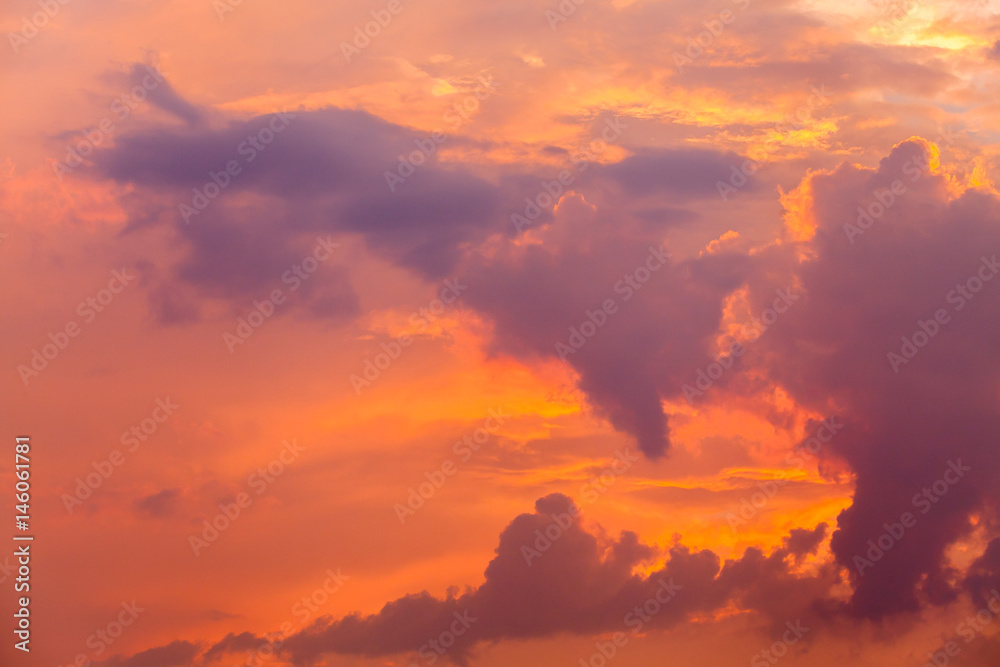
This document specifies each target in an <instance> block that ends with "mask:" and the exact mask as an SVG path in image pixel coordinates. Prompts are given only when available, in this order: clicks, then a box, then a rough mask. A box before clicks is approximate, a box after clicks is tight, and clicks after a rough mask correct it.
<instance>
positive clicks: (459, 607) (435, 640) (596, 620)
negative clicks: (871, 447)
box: [128, 494, 835, 665]
mask: <svg viewBox="0 0 1000 667" xmlns="http://www.w3.org/2000/svg"><path fill="white" fill-rule="evenodd" d="M581 517H582V513H581V512H580V511H579V509H578V508H577V507H576V506H575V505H574V504H573V502H572V501H571V500H570V499H569V498H567V497H566V496H563V495H560V494H553V495H550V496H546V497H544V498H540V499H539V500H538V501H537V502H536V504H535V511H534V512H532V513H530V514H522V515H520V516H518V517H516V518H515V519H514V520H513V521H512V522H511V523H510V525H508V526H507V528H506V529H504V531H503V533H502V534H501V535H500V542H499V545H498V546H497V549H496V557H495V558H494V559H493V560H492V561H491V562H490V564H489V566H488V567H487V568H486V573H485V574H486V581H485V582H484V583H483V584H482V585H481V586H480V587H478V588H476V589H474V590H469V591H468V592H466V593H464V594H462V595H451V596H449V597H447V598H444V599H441V598H436V597H434V596H432V595H430V594H428V593H426V592H424V593H417V594H413V595H408V596H406V597H403V598H400V599H398V600H395V601H393V602H390V603H388V604H386V605H385V607H384V608H383V609H382V610H381V611H380V612H378V613H377V614H372V615H369V616H360V615H351V616H347V617H344V618H342V619H339V620H332V619H330V618H323V619H320V620H318V621H316V622H315V623H314V624H313V625H311V626H309V627H307V628H305V629H304V630H302V631H300V632H298V633H296V634H293V635H291V636H288V637H284V638H274V637H272V638H271V639H270V640H268V639H267V638H265V637H256V636H255V635H253V634H251V633H242V634H239V635H236V634H230V635H228V636H226V637H225V638H223V639H222V640H221V641H219V642H218V643H216V644H215V645H214V646H212V647H211V648H209V649H208V650H207V651H205V653H204V654H202V655H201V657H200V658H199V660H198V662H199V663H205V664H208V663H212V662H215V661H217V660H218V659H219V658H221V657H222V656H224V655H225V654H228V653H239V652H242V651H244V650H246V649H248V648H255V647H259V646H260V645H262V644H266V643H271V644H273V645H274V646H275V647H277V648H280V650H281V651H282V652H283V653H285V654H287V655H288V656H289V657H290V658H291V659H292V661H293V662H294V663H295V664H297V665H306V664H311V663H312V662H314V661H315V660H316V659H318V658H319V657H321V656H322V655H323V654H326V653H338V654H343V655H357V656H366V657H375V656H386V655H395V654H403V653H412V652H416V653H417V654H418V655H419V656H420V657H421V658H425V659H429V657H430V656H435V655H436V656H437V657H441V656H447V657H448V658H449V659H450V660H453V661H455V662H458V663H460V664H464V663H465V662H466V661H467V659H468V658H469V656H470V652H471V651H472V650H473V648H474V647H475V646H476V645H477V644H478V643H481V642H490V641H496V640H502V639H525V638H537V637H551V636H553V635H556V634H560V633H572V634H580V635H587V634H594V633H600V632H618V631H620V632H625V633H639V632H645V631H648V630H655V629H667V628H670V627H673V626H675V625H676V624H678V623H680V622H682V621H684V620H685V619H687V618H689V617H690V615H692V614H696V613H702V612H711V611H713V610H715V609H718V608H720V607H722V606H723V605H725V604H727V603H728V602H730V601H733V602H736V603H738V604H739V605H741V606H744V607H747V608H750V609H756V610H758V611H760V612H761V613H763V614H764V615H765V616H766V617H768V618H769V619H770V620H771V621H772V623H773V624H774V625H775V626H776V627H780V626H783V625H784V623H785V622H786V621H787V620H788V619H789V618H797V619H807V621H808V622H811V621H809V620H808V619H811V618H814V617H815V616H816V614H817V613H819V612H818V610H817V609H814V601H815V600H816V599H818V598H819V597H820V596H821V595H822V594H823V593H824V591H826V590H827V589H828V588H829V587H830V585H831V584H832V583H833V582H834V580H835V579H834V578H833V577H832V572H831V571H829V570H825V571H824V570H821V571H820V573H819V574H818V575H815V576H809V575H800V574H793V573H792V571H791V570H792V566H793V565H794V564H795V563H796V562H797V561H799V560H800V559H801V558H802V557H804V556H805V555H807V554H809V553H812V552H813V551H815V550H816V548H817V547H818V546H819V543H820V542H821V540H822V539H823V536H824V535H825V532H826V526H824V525H821V526H818V527H816V528H815V529H812V530H805V529H796V530H795V531H794V532H793V533H792V535H791V536H790V537H789V538H787V539H786V542H785V546H784V547H782V548H779V549H776V550H775V551H774V552H772V553H771V554H770V555H765V554H763V553H762V552H761V551H760V550H758V549H749V550H748V551H747V552H746V553H745V554H744V555H743V557H742V558H740V559H739V560H735V561H726V562H725V563H722V562H721V561H720V559H719V557H718V556H717V555H715V554H714V553H712V552H711V551H707V550H702V551H692V550H690V549H688V548H686V547H684V546H683V545H681V544H675V545H674V546H673V547H671V548H670V550H669V553H668V554H659V553H658V552H657V550H656V549H654V548H652V547H650V546H647V545H644V544H642V543H640V542H639V540H638V538H637V536H636V535H635V534H634V533H631V532H627V531H626V532H623V533H622V534H621V535H620V536H619V537H618V538H616V539H608V538H604V537H599V536H598V534H595V533H592V532H589V531H588V530H587V529H585V528H584V527H583V526H582V525H581ZM664 555H665V556H666V562H665V564H664V565H663V566H662V567H660V568H659V569H656V570H654V571H652V572H650V573H649V574H648V575H646V576H643V575H641V574H636V568H637V567H639V566H641V565H643V564H646V565H650V564H652V563H653V562H654V561H655V560H657V559H658V558H660V557H662V556H664ZM155 650H162V649H155ZM137 658H138V656H133V657H132V658H129V659H128V660H135V659H137Z"/></svg>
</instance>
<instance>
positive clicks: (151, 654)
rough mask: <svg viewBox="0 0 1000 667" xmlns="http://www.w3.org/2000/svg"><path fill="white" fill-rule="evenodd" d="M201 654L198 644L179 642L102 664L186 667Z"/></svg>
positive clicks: (120, 666) (122, 666) (113, 666)
mask: <svg viewBox="0 0 1000 667" xmlns="http://www.w3.org/2000/svg"><path fill="white" fill-rule="evenodd" d="M200 652H201V648H200V647H199V646H198V644H193V643H191V642H187V641H180V640H178V641H174V642H171V643H169V644H167V645H166V646H157V647H156V648H151V649H148V650H146V651H142V652H140V653H136V654H135V655H132V656H129V657H127V658H123V657H119V656H116V657H114V658H110V659H108V660H105V661H104V662H102V663H100V664H101V665H106V666H107V667H184V666H186V665H189V664H191V662H192V661H193V660H194V658H195V657H196V656H197V655H198V653H200Z"/></svg>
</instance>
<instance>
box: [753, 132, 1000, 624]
mask: <svg viewBox="0 0 1000 667" xmlns="http://www.w3.org/2000/svg"><path fill="white" fill-rule="evenodd" d="M936 162H937V158H936V149H935V148H934V147H932V146H930V145H928V144H927V142H925V141H923V140H918V139H915V140H911V141H907V142H904V143H902V144H900V145H899V146H897V147H896V148H895V149H894V150H893V151H892V153H891V154H890V155H889V156H888V157H886V158H885V159H883V160H882V161H881V163H880V164H879V167H878V168H877V169H862V168H859V167H855V166H849V165H843V166H841V167H839V168H838V169H836V170H835V171H833V172H832V173H819V174H814V175H812V176H811V177H809V178H808V179H807V180H806V181H805V182H804V183H803V185H802V186H801V187H800V190H799V192H798V193H797V194H798V195H800V196H802V197H804V198H805V200H806V205H805V206H804V207H803V208H801V209H798V211H799V212H798V213H796V214H794V215H793V216H791V217H790V220H789V221H790V223H791V224H792V225H793V226H795V227H797V228H798V229H799V230H800V231H801V230H802V229H808V228H809V227H814V228H815V236H814V237H813V238H812V239H811V240H810V241H808V242H806V243H805V244H804V246H803V250H804V251H806V255H807V256H808V258H807V259H805V260H803V261H802V262H801V263H800V265H799V266H797V267H796V269H795V275H796V278H797V280H798V281H800V284H801V286H802V289H803V291H804V293H805V295H806V296H805V297H804V298H803V302H802V304H801V305H798V306H796V308H795V309H793V311H791V312H790V313H789V314H788V315H787V316H786V317H785V318H784V319H783V320H782V321H781V323H780V326H776V327H774V331H773V333H769V334H768V336H766V337H763V338H762V339H761V340H760V341H759V354H758V355H757V356H756V357H755V358H754V359H752V360H751V362H756V363H758V364H761V365H763V366H765V367H766V373H767V375H768V376H769V378H770V379H771V381H773V382H774V383H776V384H778V385H780V386H782V387H785V388H786V389H787V390H789V391H790V392H791V393H792V395H793V396H794V397H795V399H796V400H797V401H799V402H801V404H803V405H805V406H808V407H809V408H810V409H814V410H817V411H830V410H831V409H833V410H835V411H836V412H837V413H838V414H843V415H845V416H847V418H848V419H849V421H850V424H849V426H848V428H846V429H845V430H844V431H843V432H842V433H841V434H839V435H838V436H837V437H836V439H835V440H834V441H833V442H832V443H831V444H830V445H829V447H828V451H826V452H825V453H826V454H829V455H831V456H835V457H840V458H842V459H843V460H845V461H846V462H847V463H848V465H849V466H850V468H851V469H852V470H853V471H854V472H855V473H856V475H857V487H856V492H855V496H854V503H853V505H852V506H851V507H850V508H849V509H848V510H846V511H845V512H844V513H843V514H842V515H841V516H840V517H839V519H838V530H837V532H836V533H835V534H834V537H833V542H832V548H833V551H834V553H835V555H836V557H837V559H838V561H839V562H840V563H841V565H843V566H844V567H845V568H846V569H847V570H848V571H849V572H850V573H851V574H852V577H853V580H854V584H855V590H854V594H853V597H852V600H851V609H852V611H853V612H854V613H856V614H858V615H861V616H865V617H880V616H883V615H886V614H893V613H898V612H903V611H915V610H917V609H918V608H919V607H920V605H921V603H932V604H943V603H947V602H950V601H951V600H952V599H953V598H954V597H955V595H956V589H955V584H956V583H957V582H956V573H955V572H953V571H952V569H951V567H950V566H949V564H948V562H947V561H946V559H945V549H946V547H947V546H948V545H949V544H951V543H953V542H954V541H955V540H957V539H959V538H961V537H963V536H966V535H968V533H969V531H970V530H971V525H972V524H971V522H972V520H973V516H974V515H978V514H980V513H982V512H987V516H988V515H989V514H988V513H989V512H990V511H991V509H992V508H995V507H996V501H997V496H996V484H995V480H996V478H997V475H998V473H1000V451H998V450H997V448H996V445H995V443H996V442H997V439H998V438H1000V412H998V407H997V404H996V400H995V383H996V377H997V371H998V370H1000V353H998V351H997V348H996V345H995V343H994V338H995V335H994V334H995V332H996V331H997V328H998V326H1000V314H998V312H997V310H996V309H995V308H992V307H990V304H991V303H993V302H994V299H995V298H996V295H995V294H992V292H993V290H996V289H997V288H998V287H1000V284H998V283H1000V281H994V280H993V278H994V277H995V276H996V275H997V272H998V271H1000V265H998V264H997V259H998V257H1000V255H998V254H997V251H1000V230H998V228H997V225H996V221H997V220H998V217H1000V216H998V214H1000V207H998V201H997V199H996V197H995V196H993V195H992V194H989V193H987V192H986V191H977V190H967V191H964V192H962V193H960V194H957V195H956V194H955V192H956V190H955V187H954V186H953V185H952V184H950V183H949V181H948V179H947V177H946V176H945V175H943V174H942V173H940V171H939V170H938V168H937V166H936ZM859 332H863V334H861V333H859ZM988 531H989V532H991V533H992V532H993V531H994V526H991V525H990V526H988ZM873 545H874V546H873ZM883 553H884V555H883Z"/></svg>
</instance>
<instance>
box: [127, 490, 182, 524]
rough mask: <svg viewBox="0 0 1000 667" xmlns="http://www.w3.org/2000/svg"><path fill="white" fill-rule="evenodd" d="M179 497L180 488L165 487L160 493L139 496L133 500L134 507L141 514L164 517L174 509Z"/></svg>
mask: <svg viewBox="0 0 1000 667" xmlns="http://www.w3.org/2000/svg"><path fill="white" fill-rule="evenodd" d="M179 497H180V489H164V490H162V491H160V492H158V493H154V494H152V495H149V496H145V497H143V498H137V499H136V500H134V501H133V502H132V507H133V508H134V509H135V511H136V512H137V513H139V514H140V515H145V516H147V517H149V518H153V519H162V518H164V517H166V516H169V515H170V514H171V513H172V512H173V511H174V509H175V507H176V505H177V499H178V498H179Z"/></svg>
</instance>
